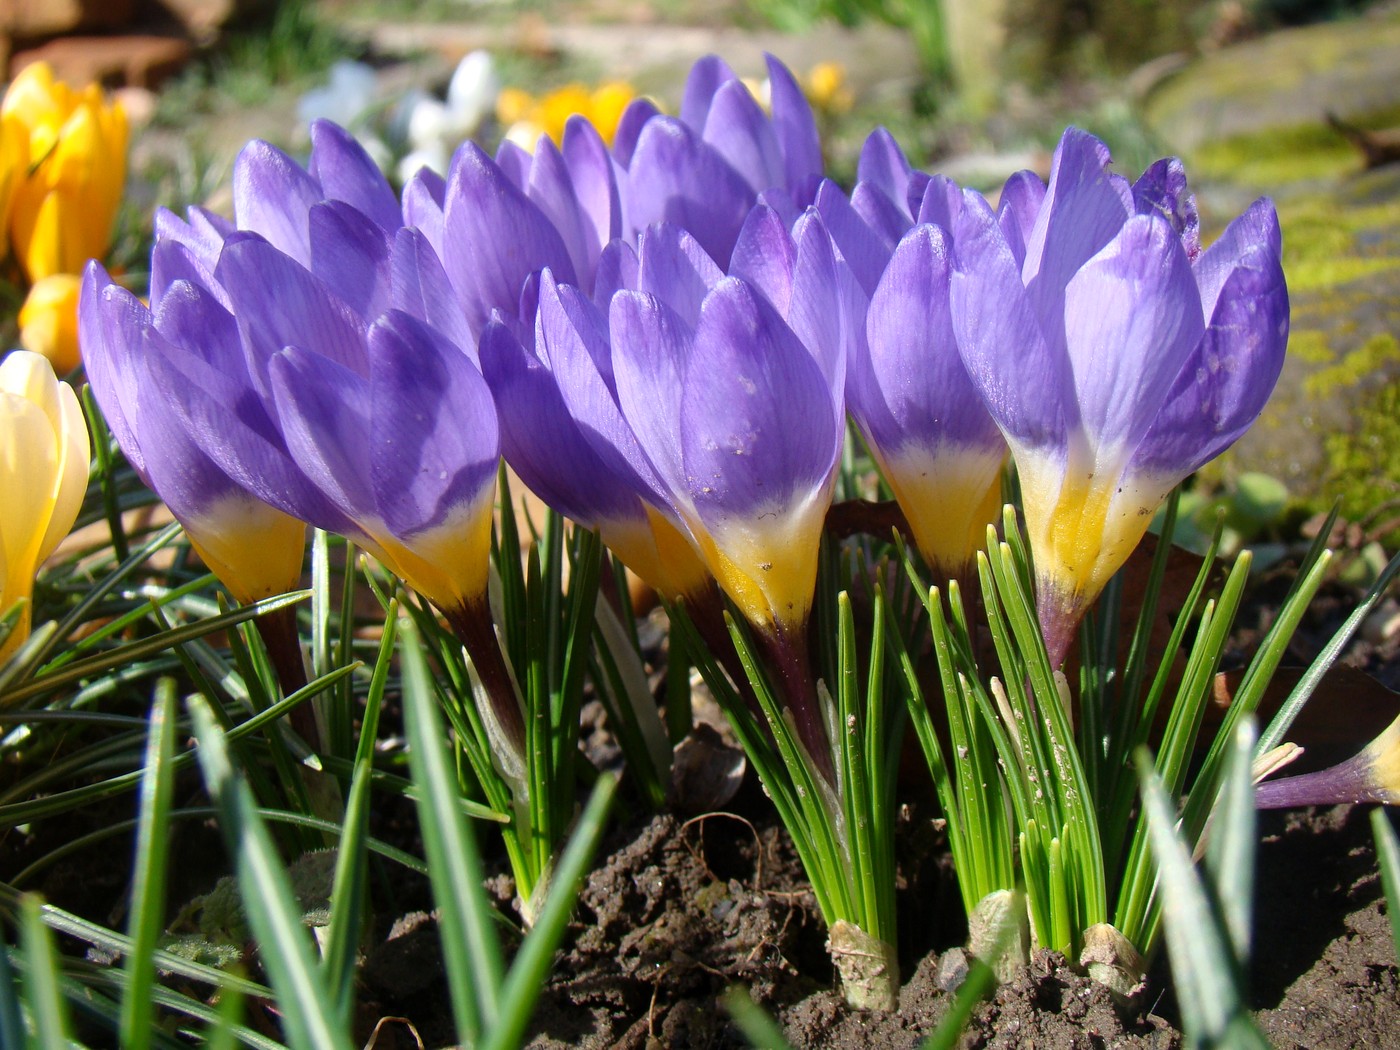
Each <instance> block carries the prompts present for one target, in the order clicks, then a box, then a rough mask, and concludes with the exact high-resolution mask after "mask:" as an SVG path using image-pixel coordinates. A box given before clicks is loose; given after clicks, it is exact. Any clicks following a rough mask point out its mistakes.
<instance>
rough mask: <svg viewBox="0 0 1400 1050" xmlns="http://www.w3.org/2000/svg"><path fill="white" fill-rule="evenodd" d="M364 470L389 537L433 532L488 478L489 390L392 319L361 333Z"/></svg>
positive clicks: (477, 495) (424, 330)
mask: <svg viewBox="0 0 1400 1050" xmlns="http://www.w3.org/2000/svg"><path fill="white" fill-rule="evenodd" d="M369 353H370V379H369V392H370V404H371V417H370V431H369V468H370V477H371V479H372V484H373V486H374V493H375V499H376V503H377V505H378V510H379V516H380V518H382V519H383V521H384V523H385V524H386V525H387V526H388V529H389V531H390V533H392V534H393V535H394V536H397V537H408V536H412V535H413V534H415V533H418V532H421V531H423V530H425V529H429V528H433V527H435V526H438V525H442V524H444V523H445V522H447V520H448V519H449V517H450V516H451V515H452V513H453V512H454V511H455V510H460V509H461V508H464V507H467V506H472V505H475V504H476V503H477V502H478V501H479V500H480V499H481V497H482V494H483V493H484V492H485V491H486V490H487V489H489V488H490V487H491V486H492V485H493V484H494V483H495V479H496V466H497V463H498V461H499V459H500V432H499V429H498V426H497V422H496V407H495V404H494V403H493V402H492V400H491V391H490V390H489V389H488V388H487V386H486V381H485V380H484V379H483V378H482V377H481V373H480V372H478V371H477V370H476V366H475V365H473V364H472V363H471V362H470V361H469V360H467V358H466V356H465V355H464V354H463V353H461V351H459V350H458V349H457V348H456V347H454V346H452V345H451V344H450V343H448V342H447V341H446V340H445V339H443V337H442V336H441V335H439V334H438V333H437V332H436V331H435V330H434V329H432V328H430V327H428V326H427V325H425V324H423V323H422V322H421V321H418V320H417V319H415V318H413V317H411V316H409V315H408V314H405V313H401V312H391V313H389V314H387V315H385V316H384V317H383V318H381V319H380V320H378V321H376V322H375V323H374V324H373V325H371V326H370V330H369Z"/></svg>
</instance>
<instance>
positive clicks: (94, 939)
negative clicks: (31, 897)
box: [0, 884, 272, 999]
mask: <svg viewBox="0 0 1400 1050" xmlns="http://www.w3.org/2000/svg"><path fill="white" fill-rule="evenodd" d="M21 899H22V898H21V895H20V894H19V893H17V892H16V891H15V890H14V889H12V888H11V887H9V886H7V885H4V884H0V908H3V909H4V910H5V911H7V912H9V913H11V914H14V913H17V912H18V910H19V902H20V900H21ZM40 915H41V916H42V918H43V920H44V925H45V926H47V927H48V928H49V929H51V930H53V931H55V932H56V933H62V934H65V935H66V936H69V937H75V938H77V939H78V940H80V941H82V942H84V943H85V944H91V945H93V946H94V947H97V948H101V949H102V950H103V951H106V952H113V953H117V954H121V955H126V954H129V953H130V952H131V950H132V945H131V939H130V938H129V937H126V936H124V935H123V934H120V933H117V932H116V931H115V930H109V929H107V928H106V927H105V926H99V925H97V924H96V923H93V922H89V921H88V920H87V919H83V918H80V917H78V916H77V915H74V914H73V913H72V912H67V911H64V910H63V909H62V908H56V907H54V906H53V905H52V904H45V905H43V906H42V908H41V909H40ZM154 956H155V961H156V966H157V967H158V968H159V969H161V970H168V971H169V972H171V973H177V974H179V975H180V976H181V977H187V978H189V979H191V980H195V981H203V982H204V983H206V984H209V985H212V986H214V987H216V988H220V989H224V990H227V989H235V990H237V991H239V992H241V993H242V994H244V995H251V996H255V997H258V998H262V999H270V998H271V997H272V989H270V988H268V987H267V986H266V985H262V984H258V983H257V982H256V981H250V980H248V979H247V978H246V977H240V976H238V975H237V974H232V973H228V972H226V971H224V970H220V969H217V968H215V967H213V966H206V965H204V964H203V963H197V962H190V961H189V960H188V959H182V958H180V956H178V955H175V954H173V953H171V952H167V951H161V950H157V951H156V952H155V953H154Z"/></svg>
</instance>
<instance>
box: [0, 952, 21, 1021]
mask: <svg viewBox="0 0 1400 1050" xmlns="http://www.w3.org/2000/svg"><path fill="white" fill-rule="evenodd" d="M10 950H11V949H10V947H9V945H8V944H4V943H0V1046H23V1045H24V1014H23V1012H22V1011H21V1010H20V1006H19V1003H20V994H21V993H20V989H19V985H18V984H17V983H16V981H15V971H14V968H13V967H12V966H10Z"/></svg>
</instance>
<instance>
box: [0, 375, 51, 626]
mask: <svg viewBox="0 0 1400 1050" xmlns="http://www.w3.org/2000/svg"><path fill="white" fill-rule="evenodd" d="M58 462H59V447H58V438H57V435H56V434H55V433H54V429H53V427H52V426H51V425H50V424H49V420H48V418H47V417H46V416H45V415H44V412H43V410H42V409H41V408H40V407H39V406H38V405H36V404H34V403H33V402H32V401H29V400H27V399H25V398H24V397H22V396H20V395H18V394H13V393H9V392H5V393H0V479H2V480H3V484H4V507H3V509H0V545H3V546H4V548H5V562H6V567H7V572H6V587H5V594H4V604H5V606H6V607H8V606H9V605H10V604H12V603H13V602H14V601H15V600H16V599H17V598H20V597H27V596H28V595H29V593H30V590H31V587H32V585H33V581H34V572H35V570H36V569H37V567H38V564H39V545H40V542H41V540H42V539H43V537H44V534H45V532H46V531H47V530H48V527H49V520H50V518H51V516H52V514H53V506H54V498H53V497H54V491H55V488H56V486H55V484H54V482H55V478H56V476H57V471H58Z"/></svg>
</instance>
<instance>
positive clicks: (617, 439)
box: [535, 275, 666, 505]
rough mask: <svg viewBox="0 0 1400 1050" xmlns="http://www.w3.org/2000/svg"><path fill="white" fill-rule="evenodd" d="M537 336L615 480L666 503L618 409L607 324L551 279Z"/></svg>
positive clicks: (566, 398)
mask: <svg viewBox="0 0 1400 1050" xmlns="http://www.w3.org/2000/svg"><path fill="white" fill-rule="evenodd" d="M546 276H547V277H548V275H546ZM535 332H536V343H537V346H538V348H539V349H538V352H539V354H540V356H541V357H542V358H543V359H544V360H546V361H547V362H548V364H549V368H550V371H551V373H552V374H553V376H554V381H555V382H556V383H557V384H558V386H559V390H560V393H561V395H562V396H563V399H564V402H565V404H566V405H567V406H568V411H569V414H570V415H571V416H572V417H573V419H574V420H575V421H576V422H577V423H578V425H579V427H580V428H581V431H582V434H583V436H584V437H585V439H586V440H587V441H588V442H589V443H590V444H591V445H592V446H593V451H594V452H595V453H596V454H597V455H598V457H599V459H600V460H601V461H602V464H603V467H604V469H605V470H606V471H607V473H608V475H609V477H610V478H614V479H616V480H617V481H618V482H619V483H620V484H622V485H624V486H626V487H627V488H628V489H629V490H630V491H632V492H634V493H636V494H637V495H638V496H640V497H641V498H643V499H646V500H647V501H648V502H650V503H652V504H657V505H659V504H662V503H664V502H666V495H665V486H664V485H663V484H662V483H661V482H660V481H659V480H658V479H657V477H656V472H655V469H654V468H653V466H652V464H651V461H650V460H649V459H648V458H647V456H646V453H644V452H643V451H642V449H641V447H640V446H639V445H638V443H637V437H636V435H635V434H634V433H633V431H632V428H631V426H630V425H629V424H628V423H627V421H626V420H625V419H624V418H623V416H622V410H621V408H620V407H619V404H618V396H617V380H616V377H615V375H614V373H613V360H612V356H613V355H612V348H611V346H610V345H609V342H608V331H607V319H606V318H605V317H604V316H603V315H602V313H601V312H600V311H599V310H598V309H597V307H595V306H594V305H593V303H592V302H591V301H590V300H589V299H588V298H586V297H585V296H584V295H583V293H582V292H580V291H579V290H578V289H577V288H573V287H570V286H569V285H558V284H556V283H555V282H554V281H553V280H552V278H550V279H546V280H545V281H544V282H543V284H542V287H541V294H540V308H539V314H538V316H537V319H536V323H535Z"/></svg>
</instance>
